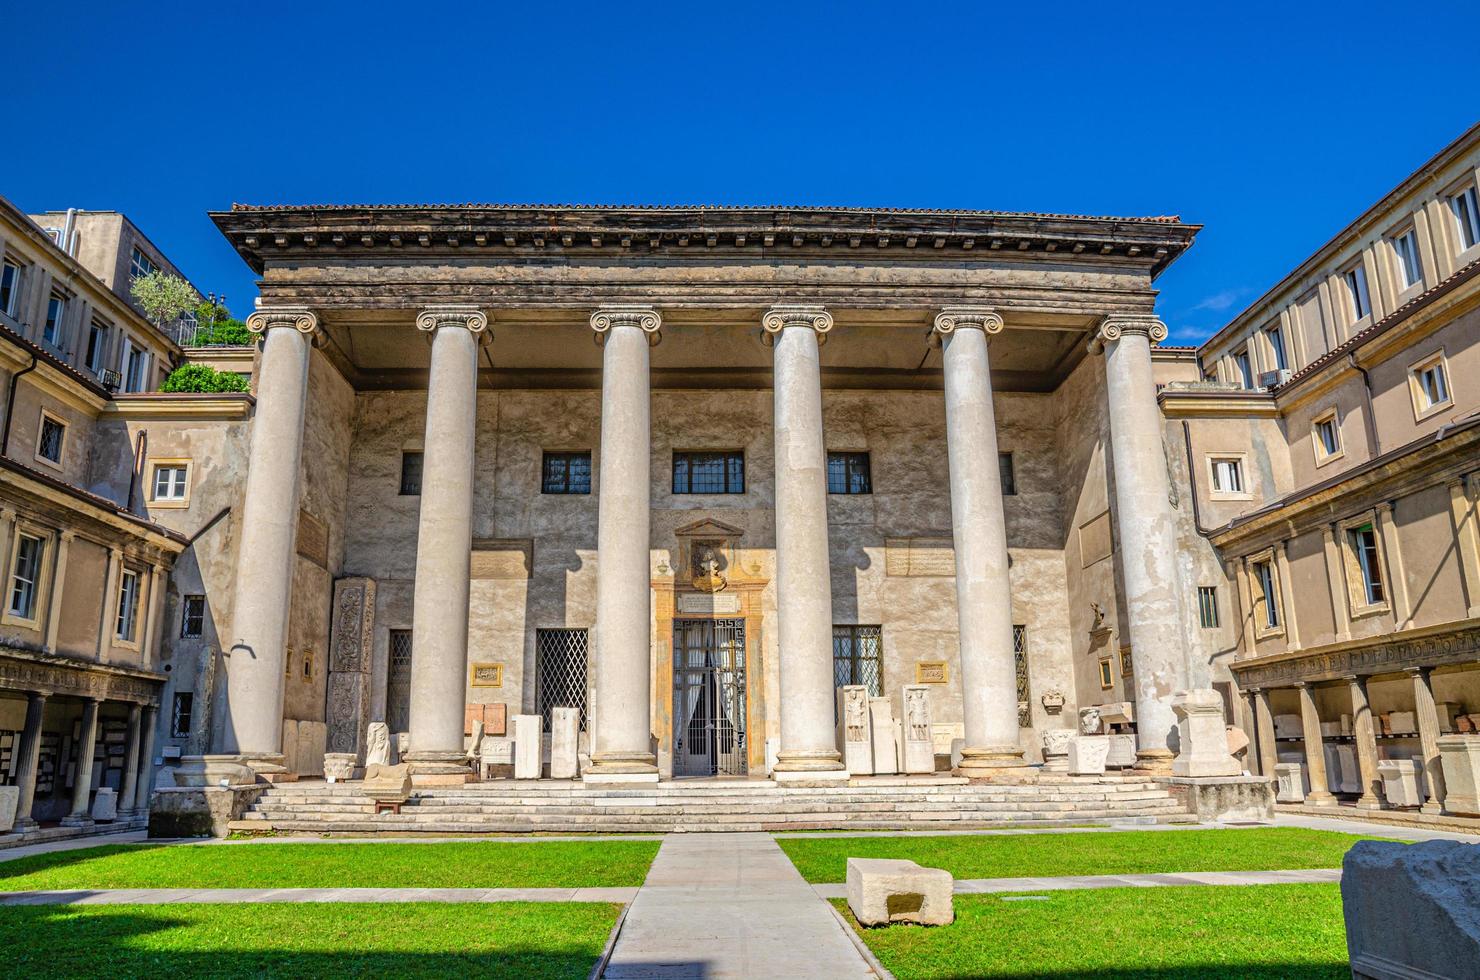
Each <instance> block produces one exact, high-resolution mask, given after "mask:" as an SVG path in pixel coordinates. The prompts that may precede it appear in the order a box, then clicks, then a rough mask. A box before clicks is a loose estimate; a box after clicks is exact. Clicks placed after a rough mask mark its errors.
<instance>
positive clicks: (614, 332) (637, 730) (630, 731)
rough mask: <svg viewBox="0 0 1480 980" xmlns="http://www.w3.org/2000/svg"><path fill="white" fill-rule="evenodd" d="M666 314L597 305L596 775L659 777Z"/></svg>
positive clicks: (596, 778)
mask: <svg viewBox="0 0 1480 980" xmlns="http://www.w3.org/2000/svg"><path fill="white" fill-rule="evenodd" d="M662 325H663V319H662V317H661V316H659V315H658V312H657V311H656V310H654V309H652V308H651V307H647V306H607V307H603V308H602V309H600V310H597V311H596V312H595V313H593V314H591V329H592V330H594V331H596V342H597V343H598V344H600V345H601V460H600V470H599V472H598V474H597V493H598V494H599V497H598V499H597V514H596V522H597V530H596V657H595V670H594V674H595V680H596V690H595V692H594V693H595V704H594V711H593V712H592V718H591V725H592V726H593V729H592V737H591V766H590V768H589V769H588V770H587V772H586V778H588V779H591V780H593V781H603V780H612V779H616V780H631V781H641V782H648V781H652V780H655V779H657V773H658V767H657V759H656V757H655V755H654V753H653V739H652V728H653V725H652V711H653V709H652V657H653V654H652V642H653V641H652V605H651V599H650V594H651V591H652V585H651V580H652V571H651V565H650V558H649V556H650V548H651V541H650V536H651V531H650V527H649V522H650V520H651V514H652V494H651V491H652V486H651V482H652V475H651V468H652V460H651V453H652V393H651V388H650V386H651V382H650V380H649V375H648V349H649V348H650V347H652V346H653V345H654V344H656V343H658V342H659V340H660V339H661V337H662V335H661V334H660V333H659V329H660V328H661V327H662Z"/></svg>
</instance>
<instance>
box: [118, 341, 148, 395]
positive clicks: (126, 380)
mask: <svg viewBox="0 0 1480 980" xmlns="http://www.w3.org/2000/svg"><path fill="white" fill-rule="evenodd" d="M134 353H137V354H138V355H139V380H138V385H139V387H137V388H136V387H133V386H132V385H133V384H134V382H133V380H132V378H131V377H130V375H129V367H128V362H129V357H130V356H131V355H132V354H134ZM120 354H121V356H120V357H119V359H118V374H119V377H120V379H121V380H120V382H119V389H120V390H121V391H123V392H124V393H125V394H133V393H136V392H143V391H148V390H149V361H150V354H149V348H147V347H145V346H144V345H143V344H141V343H139V342H138V341H136V340H134V338H133V337H131V336H130V335H129V334H124V335H123V350H122V351H121V352H120Z"/></svg>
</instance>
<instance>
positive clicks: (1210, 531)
mask: <svg viewBox="0 0 1480 980" xmlns="http://www.w3.org/2000/svg"><path fill="white" fill-rule="evenodd" d="M1182 444H1183V445H1184V446H1186V447H1187V486H1188V487H1189V488H1190V490H1191V493H1192V528H1193V530H1195V531H1197V533H1198V534H1201V535H1202V536H1203V537H1205V538H1211V537H1212V536H1213V535H1215V534H1217V533H1218V532H1219V531H1221V530H1223V528H1221V527H1214V528H1206V527H1203V523H1202V508H1201V507H1199V506H1198V503H1197V467H1196V466H1194V465H1193V463H1192V428H1191V426H1189V425H1188V424H1187V420H1186V419H1183V420H1182ZM1229 523H1230V524H1232V523H1233V522H1232V521H1230V522H1229Z"/></svg>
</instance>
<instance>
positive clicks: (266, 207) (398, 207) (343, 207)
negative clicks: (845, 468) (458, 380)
mask: <svg viewBox="0 0 1480 980" xmlns="http://www.w3.org/2000/svg"><path fill="white" fill-rule="evenodd" d="M231 210H233V211H740V212H744V211H757V212H758V211H791V212H797V213H802V214H832V213H841V214H901V215H911V214H945V215H962V216H987V217H999V218H1065V219H1070V220H1076V221H1147V222H1158V223H1161V224H1181V223H1182V219H1181V217H1180V216H1178V215H1174V214H1162V215H1148V216H1113V215H1093V214H1060V213H1055V212H1052V211H993V210H978V209H973V208H866V207H821V206H814V205H795V204H511V203H503V204H499V203H488V204H479V203H472V202H467V203H458V204H239V203H234V204H232V205H231Z"/></svg>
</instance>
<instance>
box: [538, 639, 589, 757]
mask: <svg viewBox="0 0 1480 980" xmlns="http://www.w3.org/2000/svg"><path fill="white" fill-rule="evenodd" d="M534 642H535V675H534V676H535V687H534V690H535V708H536V710H537V711H539V713H540V717H542V718H543V719H544V720H545V729H544V730H545V731H547V732H548V731H550V713H551V710H552V709H554V708H580V709H581V730H582V731H585V730H586V649H587V642H588V640H587V634H586V631H585V630H583V629H543V630H535V634H534Z"/></svg>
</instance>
